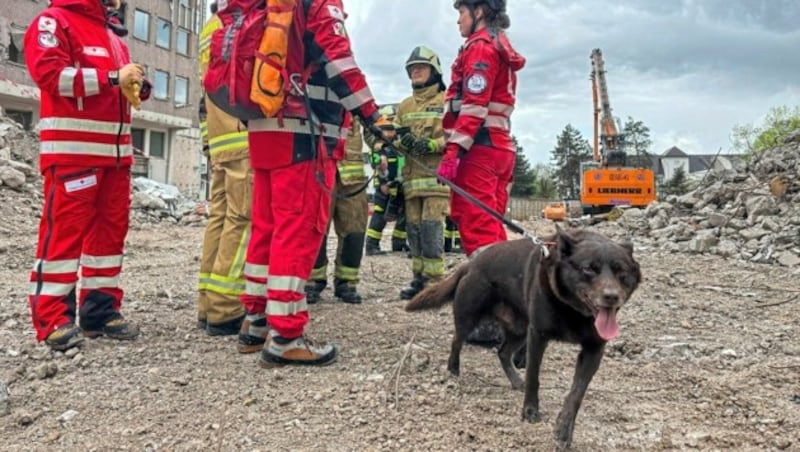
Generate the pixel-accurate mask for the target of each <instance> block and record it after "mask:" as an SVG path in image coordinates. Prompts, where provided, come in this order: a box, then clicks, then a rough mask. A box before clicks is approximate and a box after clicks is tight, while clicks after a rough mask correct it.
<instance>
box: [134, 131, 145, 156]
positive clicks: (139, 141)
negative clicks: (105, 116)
mask: <svg viewBox="0 0 800 452" xmlns="http://www.w3.org/2000/svg"><path fill="white" fill-rule="evenodd" d="M131 144H132V145H133V147H135V148H136V149H138V150H140V151H142V152H144V129H137V128H133V127H132V128H131Z"/></svg>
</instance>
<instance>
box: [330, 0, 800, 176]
mask: <svg viewBox="0 0 800 452" xmlns="http://www.w3.org/2000/svg"><path fill="white" fill-rule="evenodd" d="M345 10H346V11H347V12H348V14H349V18H348V31H349V32H350V34H351V36H352V38H353V46H354V50H355V53H356V59H357V60H358V62H359V64H360V65H361V67H362V69H364V71H365V73H366V74H367V78H368V81H369V83H370V86H371V87H372V88H373V91H374V93H375V95H376V97H377V98H378V100H379V101H380V102H396V101H399V100H401V99H402V98H403V97H405V96H407V95H408V94H409V91H410V86H409V84H408V79H407V76H406V73H405V70H404V68H403V65H404V62H405V59H406V58H407V57H408V55H409V53H410V52H411V49H413V48H414V47H415V46H417V45H420V44H424V45H427V46H429V47H431V48H433V49H434V50H436V51H437V52H439V53H440V57H441V59H442V63H443V64H444V66H445V68H446V76H447V77H448V78H449V69H448V68H449V65H450V64H451V63H452V61H453V59H454V58H455V56H456V53H457V51H458V48H459V46H460V45H461V44H462V42H463V39H462V38H461V37H460V36H459V35H458V30H457V26H456V19H457V14H456V12H455V10H453V8H452V2H451V1H449V0H447V1H441V0H347V1H345ZM509 14H510V16H511V29H510V30H509V36H510V38H511V40H512V42H513V43H514V45H515V46H516V48H517V50H518V51H519V52H520V53H522V54H523V55H524V56H525V57H526V58H527V60H528V61H527V64H526V67H525V68H524V69H523V70H522V71H520V72H519V74H518V76H519V88H518V101H517V110H516V111H515V113H514V116H513V133H514V134H515V135H516V136H517V137H518V138H519V140H520V143H521V144H522V146H523V147H524V148H525V150H526V153H527V155H528V157H529V158H530V159H531V160H532V161H534V162H547V161H548V160H549V157H550V151H551V150H552V148H553V146H554V145H555V138H556V136H557V135H558V134H559V133H560V132H561V131H562V130H563V128H564V127H565V126H566V125H567V124H572V125H573V126H575V127H576V128H577V129H578V130H580V131H581V133H582V134H583V135H584V137H586V138H591V135H592V133H593V131H592V98H591V85H590V82H589V71H590V69H591V65H590V61H589V54H590V53H591V50H592V49H593V48H596V47H598V48H601V49H602V50H603V54H604V59H605V63H606V70H607V81H608V89H609V92H610V96H611V106H612V108H613V112H614V114H615V115H616V116H618V117H619V118H620V119H622V120H623V121H624V119H625V118H627V117H628V116H631V117H633V118H635V119H637V120H641V121H643V122H644V123H645V124H646V125H647V126H648V127H650V130H651V137H652V139H653V142H654V145H653V149H652V150H651V151H652V152H655V153H661V152H663V151H664V150H666V149H667V148H669V147H671V146H673V145H677V146H679V147H681V148H682V149H684V150H685V151H687V152H690V153H715V152H717V150H718V149H719V148H720V147H722V148H723V151H724V152H725V151H728V150H729V148H730V140H729V134H730V131H731V129H732V128H733V126H734V125H736V124H743V123H751V122H756V121H758V120H759V119H760V118H761V117H763V115H764V114H765V113H767V111H768V110H769V109H770V108H771V107H773V106H777V105H798V104H800V77H798V75H797V74H800V59H798V58H797V56H796V55H797V49H800V31H797V23H800V2H797V1H795V0H672V1H663V0H619V1H611V0H536V1H534V0H514V1H510V2H509Z"/></svg>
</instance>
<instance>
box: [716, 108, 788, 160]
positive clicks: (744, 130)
mask: <svg viewBox="0 0 800 452" xmlns="http://www.w3.org/2000/svg"><path fill="white" fill-rule="evenodd" d="M795 130H800V106H795V107H794V108H790V107H787V106H780V107H773V108H772V109H770V111H769V113H767V116H766V117H765V118H764V120H763V121H762V123H761V125H753V124H744V125H736V126H734V128H733V131H732V133H731V141H732V142H733V148H734V149H736V150H737V151H738V152H740V153H742V154H745V155H747V156H753V155H755V154H760V153H761V152H764V151H766V150H767V149H772V148H775V147H778V146H780V145H782V144H783V142H784V140H786V137H787V136H789V134H790V133H791V132H793V131H795Z"/></svg>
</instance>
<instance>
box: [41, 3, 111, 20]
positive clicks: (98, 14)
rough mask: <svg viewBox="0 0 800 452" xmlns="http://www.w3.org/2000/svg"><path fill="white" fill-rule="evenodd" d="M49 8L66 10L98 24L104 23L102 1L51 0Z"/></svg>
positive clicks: (104, 10) (104, 12)
mask: <svg viewBox="0 0 800 452" xmlns="http://www.w3.org/2000/svg"><path fill="white" fill-rule="evenodd" d="M50 6H51V7H54V6H55V7H59V8H64V9H68V10H70V11H74V12H76V13H80V14H83V15H85V16H88V17H90V18H91V19H94V20H97V21H99V22H103V23H105V21H106V8H105V6H103V2H102V0H52V1H51V2H50Z"/></svg>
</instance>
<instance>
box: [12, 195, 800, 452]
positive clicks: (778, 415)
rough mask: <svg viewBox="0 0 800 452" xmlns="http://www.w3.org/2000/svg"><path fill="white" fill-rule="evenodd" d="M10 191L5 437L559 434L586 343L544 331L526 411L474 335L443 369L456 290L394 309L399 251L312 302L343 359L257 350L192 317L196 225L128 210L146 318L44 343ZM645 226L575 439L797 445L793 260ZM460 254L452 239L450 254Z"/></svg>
mask: <svg viewBox="0 0 800 452" xmlns="http://www.w3.org/2000/svg"><path fill="white" fill-rule="evenodd" d="M6 193H7V192H6ZM4 196H5V197H6V198H4V199H7V197H8V196H11V195H4ZM15 205H17V206H18V207H17V208H15V209H14V212H13V213H11V214H9V215H5V216H4V218H2V219H0V233H2V234H0V280H2V281H5V282H6V283H5V285H4V287H3V289H2V293H1V294H0V386H2V385H6V386H7V387H8V389H9V391H10V400H8V401H7V402H5V403H4V401H3V399H4V391H2V387H0V437H2V438H3V439H2V443H0V449H2V450H111V449H114V450H208V449H211V450H247V451H255V450H261V451H268V450H269V451H273V450H399V449H402V450H547V449H552V447H553V442H552V428H553V424H554V422H555V416H556V415H557V413H558V410H559V408H560V406H561V402H562V400H563V398H564V396H565V395H566V393H567V391H568V387H569V383H570V380H571V377H572V371H573V366H574V362H575V358H576V355H577V348H576V347H574V346H567V345H552V346H551V347H550V348H549V349H548V352H547V354H546V356H545V362H544V364H543V370H542V372H543V373H542V391H541V399H542V410H543V412H544V415H543V421H542V422H540V423H538V424H527V423H523V422H521V421H520V410H521V405H522V393H521V392H515V391H512V390H511V388H510V386H509V384H508V381H507V380H506V378H505V376H504V375H503V373H502V370H501V369H500V366H499V362H498V361H497V358H496V357H495V356H494V352H493V351H491V350H486V349H482V348H476V347H467V348H465V350H464V353H463V356H462V376H461V377H460V378H457V379H455V378H452V377H450V376H449V375H448V373H447V371H446V368H445V367H446V360H447V356H448V353H449V344H450V338H451V334H452V329H453V327H452V319H451V313H450V310H449V309H447V308H445V309H443V310H441V311H439V312H423V313H413V314H411V313H406V312H404V311H403V310H402V303H401V302H400V301H399V298H398V296H397V295H398V291H399V288H400V287H401V286H402V285H403V284H404V283H406V282H407V280H408V279H409V277H410V270H408V268H409V266H410V262H409V261H408V259H406V258H404V256H402V255H399V254H393V255H388V256H375V257H365V258H364V264H363V267H362V283H361V285H360V290H361V291H362V294H363V295H364V296H365V300H366V301H365V302H364V303H363V304H362V305H358V306H351V305H346V304H342V303H338V302H336V301H335V299H334V298H333V294H332V290H331V289H327V290H326V291H325V292H324V293H323V301H322V303H321V304H319V305H316V306H313V307H312V309H311V317H312V320H311V323H310V325H309V329H308V331H309V334H310V336H311V337H312V338H318V339H323V340H333V341H335V342H336V343H338V344H339V346H340V358H339V361H338V362H337V363H336V364H334V365H333V366H330V367H327V368H314V369H297V368H282V369H275V370H262V369H260V368H259V367H258V366H257V365H256V357H255V356H254V355H239V354H237V353H236V350H235V338H232V337H227V338H212V337H208V336H206V335H205V334H204V333H202V332H200V331H198V330H196V329H195V326H194V323H195V322H194V320H195V309H194V298H195V294H194V287H195V280H196V271H197V266H198V256H199V252H200V246H201V237H202V232H203V230H202V228H201V227H191V226H175V225H163V226H158V225H148V224H145V225H139V226H135V227H134V229H133V230H131V232H130V234H129V236H128V247H127V253H126V261H125V268H124V270H123V281H124V287H125V288H126V290H127V293H126V303H125V305H124V311H125V313H126V314H127V316H128V317H129V318H130V319H131V320H133V321H136V322H138V324H139V325H140V326H141V329H142V336H141V338H140V339H139V340H137V341H135V342H131V343H116V342H113V341H109V340H106V339H102V338H101V339H97V340H93V341H88V342H87V344H86V346H85V347H83V348H82V349H81V350H74V351H70V352H68V353H66V354H62V353H52V352H50V351H49V349H47V348H46V347H43V346H40V345H37V344H36V343H35V341H34V335H33V331H32V328H31V326H30V324H29V315H28V308H27V302H26V297H25V294H26V290H27V284H26V280H27V278H28V269H29V267H30V264H31V263H32V259H33V254H34V246H35V230H36V223H37V218H36V217H37V214H38V210H37V209H38V201H36V200H31V201H30V202H18V203H17V204H15ZM529 227H541V228H545V227H547V226H546V225H529ZM386 242H388V236H387V240H386ZM634 242H635V243H636V256H637V258H638V259H639V261H640V262H641V264H642V269H643V274H644V281H643V284H642V285H641V286H640V289H639V290H638V291H637V293H636V294H635V295H634V297H633V299H632V300H631V301H630V302H629V304H628V305H627V306H626V307H625V308H623V310H622V312H621V314H620V322H621V325H622V334H621V336H620V337H619V338H618V339H617V340H615V341H614V342H612V343H611V344H610V345H609V346H608V347H607V351H606V358H605V359H604V362H603V364H602V365H601V367H600V370H599V371H598V373H597V375H596V376H595V379H594V381H593V382H592V384H591V386H590V387H589V391H588V393H587V396H586V398H585V400H584V403H583V407H582V409H581V412H580V413H579V416H578V421H577V426H576V429H575V438H574V443H573V449H574V450H584V451H599V450H673V449H675V450H680V449H690V448H698V449H717V450H719V449H737V450H800V342H798V340H797V338H798V337H800V322H798V317H800V315H798V310H797V306H798V296H800V282H798V273H800V272H798V271H797V270H794V271H792V270H791V269H787V268H784V267H778V266H767V265H754V264H749V263H744V262H741V261H734V260H725V259H723V258H720V257H716V256H702V255H686V254H670V253H665V252H661V251H659V250H655V249H651V248H649V247H648V244H647V242H645V241H642V242H641V243H640V242H639V241H638V240H636V239H634ZM329 245H332V244H329ZM386 245H388V243H387V244H385V245H384V246H386ZM331 254H332V252H331ZM462 260H463V257H462V256H459V255H448V256H447V261H448V265H449V266H450V267H451V268H452V266H454V265H457V264H458V263H460V262H461V261H462Z"/></svg>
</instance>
